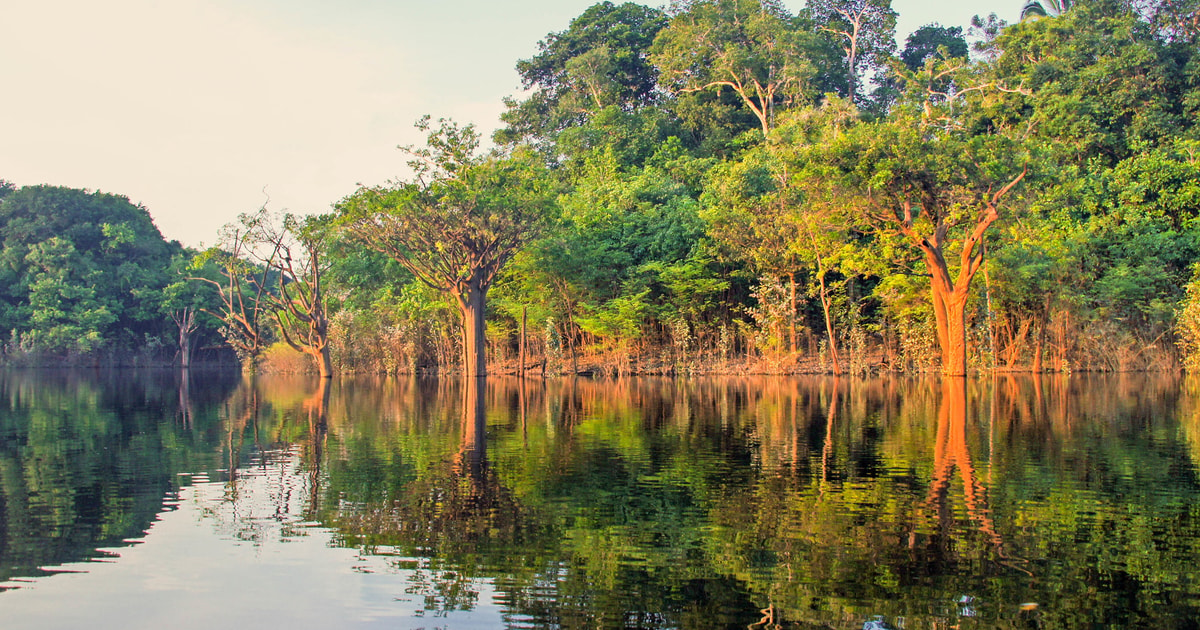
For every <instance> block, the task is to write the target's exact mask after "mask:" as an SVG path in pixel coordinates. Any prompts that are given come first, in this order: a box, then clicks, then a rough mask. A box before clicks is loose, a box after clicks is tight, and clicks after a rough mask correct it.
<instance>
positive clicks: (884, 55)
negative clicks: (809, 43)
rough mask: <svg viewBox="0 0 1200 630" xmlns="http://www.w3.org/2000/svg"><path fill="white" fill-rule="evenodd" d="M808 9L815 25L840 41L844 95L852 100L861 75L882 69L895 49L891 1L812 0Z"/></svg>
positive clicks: (855, 98)
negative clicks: (845, 73)
mask: <svg viewBox="0 0 1200 630" xmlns="http://www.w3.org/2000/svg"><path fill="white" fill-rule="evenodd" d="M808 9H809V11H810V12H811V13H812V16H813V19H814V20H815V21H816V23H817V24H818V25H819V27H820V28H821V29H823V30H825V31H827V32H829V33H831V34H833V35H834V37H836V38H837V40H838V42H840V43H841V45H842V50H843V52H844V53H845V55H846V56H845V60H846V71H847V75H846V80H847V81H848V83H849V89H848V90H847V92H846V96H847V97H848V98H849V99H850V101H851V102H856V101H857V100H858V91H859V83H860V80H861V77H862V76H863V75H864V74H865V73H867V72H870V71H872V70H874V71H882V70H883V68H884V64H885V62H886V61H887V59H888V58H890V57H891V55H892V52H893V51H894V50H895V49H896V12H895V11H893V10H892V2H891V0H813V1H812V2H809V3H808Z"/></svg>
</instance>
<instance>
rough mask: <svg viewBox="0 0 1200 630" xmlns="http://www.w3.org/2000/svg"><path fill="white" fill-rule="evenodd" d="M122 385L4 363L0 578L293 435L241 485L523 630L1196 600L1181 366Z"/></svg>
mask: <svg viewBox="0 0 1200 630" xmlns="http://www.w3.org/2000/svg"><path fill="white" fill-rule="evenodd" d="M189 383H190V389H186V388H182V387H181V385H186V384H189ZM112 385H113V384H112V383H97V382H91V381H79V382H68V381H64V382H63V383H44V382H42V380H41V379H39V380H38V381H31V380H28V379H26V380H21V379H15V380H14V379H13V378H9V379H8V380H6V381H4V386H3V387H4V389H3V390H2V391H3V393H4V396H3V401H4V402H5V403H6V405H7V406H6V407H4V411H5V414H4V417H3V419H2V420H0V430H2V431H3V433H2V434H0V435H2V436H3V447H2V448H0V458H2V459H0V462H2V463H3V469H0V475H3V478H2V481H3V483H4V497H5V499H4V500H5V503H4V523H5V524H6V525H5V530H4V539H3V540H4V544H3V547H0V549H2V550H3V552H2V553H0V558H2V559H3V566H5V567H8V569H7V570H8V571H9V573H8V574H5V575H4V576H3V577H6V578H7V577H11V576H13V575H31V574H33V573H31V572H32V571H34V570H35V569H36V568H37V567H46V566H50V565H54V564H57V563H61V562H66V561H69V560H78V559H82V558H87V557H89V554H90V555H95V553H96V552H95V549H96V548H99V547H105V546H109V545H112V544H116V542H119V541H120V540H124V539H126V538H131V537H137V536H140V535H141V533H142V532H144V531H145V529H146V528H147V527H148V526H149V523H150V522H151V521H152V520H153V518H154V515H155V513H156V512H157V511H158V510H159V509H160V506H161V502H162V498H163V496H164V495H167V494H169V493H171V492H173V491H174V490H175V489H177V488H178V484H179V483H180V482H179V479H184V480H186V479H187V478H186V477H182V478H181V477H179V476H178V475H177V473H183V472H186V473H198V472H205V473H207V474H208V477H209V478H213V479H218V480H223V481H224V483H225V487H226V492H225V496H224V497H222V499H221V500H222V501H223V502H224V503H225V504H228V505H231V506H236V505H237V503H238V502H239V501H249V500H251V499H250V498H249V497H243V496H241V495H240V494H239V488H240V487H241V486H240V482H239V470H242V471H245V470H247V468H246V467H247V466H248V465H265V464H262V463H261V462H263V461H266V460H265V459H264V458H262V457H260V456H259V455H258V454H260V453H263V452H286V453H292V454H296V455H295V456H298V457H299V458H300V459H301V461H302V464H303V465H302V466H300V467H299V468H298V470H299V472H294V473H288V474H292V475H294V476H296V477H297V478H296V479H287V480H281V482H280V486H279V487H280V488H282V489H283V490H281V491H280V492H279V493H277V495H271V496H268V497H267V498H262V497H259V498H256V499H253V500H255V501H268V502H270V501H277V502H278V506H277V509H276V512H277V513H278V514H288V513H290V512H291V511H292V510H297V511H299V512H300V513H299V514H297V515H294V516H295V518H294V519H293V521H288V522H294V523H319V524H320V525H322V526H323V527H326V528H328V529H329V530H330V531H331V532H333V541H334V544H336V545H339V546H343V547H349V548H354V549H359V550H361V552H362V553H364V554H368V555H370V556H371V557H373V558H376V559H383V560H385V561H386V562H388V563H390V565H391V566H392V567H393V569H394V570H395V571H397V572H404V573H405V574H406V575H411V578H410V579H409V580H408V586H407V587H406V592H405V593H403V594H396V596H397V597H400V596H403V597H405V598H408V599H412V600H415V601H417V602H419V607H420V608H421V610H423V611H424V613H425V614H427V615H429V616H443V615H447V614H450V613H452V612H453V611H462V610H472V609H474V608H476V607H478V606H479V605H480V603H481V600H482V599H483V598H485V597H493V592H494V600H495V602H496V603H497V604H498V605H499V606H500V608H501V610H502V611H503V614H504V620H505V622H506V623H507V624H509V625H512V626H537V627H684V628H718V627H754V628H765V627H789V628H804V627H835V628H862V627H864V624H867V623H870V624H874V625H875V626H876V627H886V626H887V625H891V626H894V627H901V626H903V627H910V628H911V627H951V626H954V627H962V628H969V627H978V628H1024V627H1046V628H1051V627H1053V628H1085V627H1095V626H1098V625H1111V626H1113V627H1187V626H1188V625H1189V624H1191V623H1193V620H1194V619H1195V618H1196V612H1197V607H1198V606H1197V604H1198V603H1200V600H1198V599H1197V590H1198V588H1200V587H1197V586H1196V585H1197V579H1196V578H1197V575H1196V568H1195V566H1196V562H1195V558H1196V557H1198V556H1197V551H1200V549H1197V544H1198V541H1200V512H1198V511H1197V510H1198V509H1200V508H1197V507H1195V506H1196V498H1197V494H1198V493H1200V492H1198V491H1200V488H1198V484H1197V476H1196V472H1195V465H1194V458H1193V456H1194V455H1196V454H1200V406H1198V405H1197V402H1196V401H1197V396H1196V384H1195V383H1190V382H1182V383H1181V382H1177V381H1174V380H1170V379H1166V380H1164V379H1155V378H1146V377H1109V378H1086V377H1078V376H1077V377H1072V378H1066V377H1052V378H1046V379H1032V378H1019V377H1001V378H995V379H987V380H983V381H964V380H955V379H949V380H945V381H942V380H905V379H886V380H872V381H860V380H850V379H840V380H834V379H777V378H740V379H739V378H723V379H696V380H666V379H636V380H622V381H590V380H552V381H527V382H523V381H519V380H515V379H487V380H475V379H472V380H469V381H466V382H460V381H447V380H442V381H417V380H366V379H359V380H351V379H345V380H338V381H336V382H334V383H332V384H329V383H328V382H322V383H318V381H317V379H283V378H272V379H259V380H258V381H254V382H250V381H246V382H242V383H241V384H240V385H238V386H237V387H236V389H232V390H230V388H229V386H228V385H226V386H225V387H224V389H222V388H220V387H217V388H215V389H209V388H208V384H207V383H206V384H204V385H203V386H198V385H200V384H199V383H197V382H195V381H194V380H193V381H179V380H178V379H177V378H176V379H175V380H166V381H163V382H162V383H159V384H157V385H155V384H153V383H151V384H145V383H143V384H141V385H139V386H138V388H134V387H133V386H127V387H126V389H128V390H129V391H132V392H134V393H133V394H128V393H127V394H125V395H121V394H119V393H118V394H114V393H112V392H111V391H110V389H109V388H110V387H111V386H112ZM122 396H124V398H123V397H122ZM131 399H136V401H134V400H131ZM121 401H124V402H121ZM267 459H269V458H267ZM243 474H244V473H243ZM297 493H299V494H303V495H304V496H303V497H302V500H297ZM272 497H274V498H272ZM296 506H299V507H296ZM259 507H262V506H259ZM252 511H254V510H245V512H246V513H250V512H252ZM211 512H212V514H214V515H215V514H217V513H218V511H217V510H212V511H211ZM258 512H261V510H258ZM220 513H221V514H222V515H223V516H222V517H221V518H223V519H232V520H233V521H235V522H224V521H222V523H221V529H222V530H223V531H227V533H228V534H229V535H230V537H232V538H234V539H239V540H251V541H253V540H254V537H255V536H258V535H261V532H259V530H256V529H255V528H254V527H253V525H254V524H253V523H249V522H247V523H242V524H239V523H238V522H236V521H237V519H238V518H239V517H238V516H237V515H238V514H239V511H238V510H237V509H231V510H222V511H220ZM212 518H214V519H216V516H213V517H212ZM36 532H42V533H40V534H39V533H36ZM46 532H50V533H49V534H47V533H46ZM256 532H257V533H256ZM293 533H294V532H293ZM279 535H281V536H288V535H292V534H291V533H289V531H288V530H287V529H286V528H284V530H283V531H282V532H281V533H280V534H279ZM114 541H116V542H114ZM485 586H486V588H485Z"/></svg>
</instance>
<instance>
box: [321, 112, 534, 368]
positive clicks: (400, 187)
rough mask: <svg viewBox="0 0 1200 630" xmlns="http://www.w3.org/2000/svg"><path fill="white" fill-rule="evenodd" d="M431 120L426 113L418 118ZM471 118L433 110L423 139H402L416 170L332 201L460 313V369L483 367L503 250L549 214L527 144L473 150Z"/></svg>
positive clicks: (509, 251)
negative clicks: (464, 120) (489, 307)
mask: <svg viewBox="0 0 1200 630" xmlns="http://www.w3.org/2000/svg"><path fill="white" fill-rule="evenodd" d="M418 128H420V129H422V130H423V131H429V130H430V121H429V118H428V117H426V118H424V119H422V120H421V121H420V122H419V123H418ZM478 146H479V134H478V133H477V132H476V131H475V127H474V126H473V125H467V126H465V127H460V126H459V125H458V124H456V123H452V122H450V121H446V120H440V121H439V126H438V128H437V129H434V130H432V131H430V133H429V135H428V139H427V143H426V146H425V147H423V148H413V147H409V148H408V149H407V151H408V152H409V153H410V154H411V155H413V156H414V158H415V159H414V160H413V161H412V162H410V163H409V164H410V166H411V167H412V168H413V170H414V172H415V173H416V176H415V177H414V179H413V180H411V181H408V182H397V183H395V184H392V185H388V186H380V187H374V188H363V189H360V190H359V191H358V192H356V193H355V194H353V195H351V196H350V197H348V198H346V199H345V200H343V201H342V202H341V203H340V209H341V211H342V212H343V213H344V215H345V217H346V226H347V228H348V229H349V230H350V231H351V233H353V234H354V235H355V236H356V237H357V238H358V239H360V240H361V242H363V243H364V244H365V245H366V246H367V247H370V248H372V249H374V250H376V251H379V252H382V253H384V254H386V255H388V256H390V257H392V258H393V259H395V260H396V261H397V262H399V263H400V264H401V265H403V266H404V267H405V268H406V269H408V270H409V271H410V272H411V273H412V274H413V276H415V277H416V278H417V279H418V280H419V281H421V282H423V283H425V284H426V285H428V286H429V287H431V288H433V289H436V290H438V291H442V292H444V293H447V294H449V295H450V296H451V297H453V298H454V301H455V303H456V305H457V306H458V309H459V313H460V315H461V317H462V330H463V335H462V339H463V348H462V351H463V357H462V359H463V371H464V372H465V373H466V374H467V375H469V376H484V375H486V374H487V356H486V354H485V352H484V350H485V326H484V316H485V306H486V300H487V293H488V290H489V289H491V287H492V283H493V282H494V281H495V279H496V275H497V274H498V273H499V272H500V270H501V269H503V267H504V265H505V264H506V263H508V261H509V259H511V258H512V256H513V255H514V254H515V253H516V252H517V251H518V250H520V248H521V247H523V246H524V245H525V244H526V243H527V242H529V241H530V240H531V239H533V238H534V237H535V236H537V235H538V234H540V233H541V232H542V230H543V229H545V227H546V225H547V224H548V222H549V220H550V218H551V215H552V210H553V208H554V198H553V194H554V187H553V185H552V182H551V180H550V179H549V178H548V177H547V176H546V173H545V167H544V165H543V164H542V163H541V162H540V160H539V159H538V158H537V157H536V156H535V155H534V154H533V153H532V152H530V151H527V150H523V149H517V150H515V151H513V152H511V153H509V154H499V153H492V154H483V155H481V154H479V152H478V150H477V149H478Z"/></svg>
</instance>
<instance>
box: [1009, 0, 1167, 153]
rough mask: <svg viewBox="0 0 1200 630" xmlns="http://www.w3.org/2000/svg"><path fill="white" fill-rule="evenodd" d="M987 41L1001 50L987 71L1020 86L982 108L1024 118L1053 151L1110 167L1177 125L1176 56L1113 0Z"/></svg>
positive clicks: (1078, 8) (1015, 28) (1162, 138)
mask: <svg viewBox="0 0 1200 630" xmlns="http://www.w3.org/2000/svg"><path fill="white" fill-rule="evenodd" d="M996 45H997V46H999V47H1000V48H1001V49H1002V51H1003V53H1002V54H1001V55H1000V57H999V59H998V61H997V63H996V65H995V67H994V69H993V71H994V72H995V73H996V74H997V75H998V76H999V77H1001V78H1003V80H1004V81H1005V82H1006V83H1007V84H1008V86H1010V87H1012V88H1017V87H1020V88H1021V89H1023V90H1024V91H1025V93H1018V92H1009V93H1008V94H1007V95H1006V96H1005V98H1002V99H996V100H995V101H994V102H993V103H991V104H988V105H986V106H987V107H988V109H989V113H990V115H991V116H992V118H993V119H995V120H997V121H1012V120H1016V119H1019V120H1022V121H1027V123H1028V124H1029V125H1031V126H1032V127H1033V128H1034V131H1035V133H1037V134H1038V136H1039V137H1040V138H1042V139H1044V141H1045V142H1046V143H1047V144H1048V145H1050V146H1052V147H1054V148H1055V151H1056V153H1058V154H1059V155H1060V156H1061V157H1060V159H1065V160H1069V161H1071V162H1073V163H1076V164H1085V163H1086V164H1089V165H1094V166H1100V165H1111V164H1113V163H1115V162H1117V161H1119V160H1121V159H1124V158H1127V157H1129V156H1131V155H1133V154H1135V153H1137V152H1140V151H1144V150H1146V149H1149V148H1151V147H1153V146H1155V145H1156V144H1157V143H1159V142H1162V141H1166V140H1170V139H1172V138H1174V137H1175V136H1176V135H1177V134H1179V132H1180V130H1181V129H1182V128H1183V127H1184V126H1185V121H1186V115H1185V111H1184V109H1183V101H1182V99H1181V98H1180V96H1181V95H1182V94H1183V93H1184V91H1185V88H1186V83H1185V82H1186V80H1187V79H1186V77H1185V76H1184V74H1183V73H1182V72H1181V70H1182V69H1183V68H1182V66H1181V65H1180V63H1179V60H1178V59H1173V58H1172V53H1171V52H1170V51H1169V50H1168V49H1167V48H1166V47H1165V46H1164V45H1163V44H1162V42H1161V41H1159V40H1157V39H1156V38H1155V37H1154V34H1153V32H1152V30H1151V28H1150V26H1149V25H1148V24H1146V23H1145V22H1143V21H1141V20H1139V19H1138V17H1137V16H1136V15H1134V14H1133V13H1132V12H1131V11H1130V10H1129V9H1128V8H1127V7H1125V6H1124V5H1122V4H1120V3H1117V2H1115V1H1113V0H1098V1H1096V2H1089V3H1085V4H1080V5H1078V6H1076V7H1075V8H1074V9H1073V10H1072V11H1070V12H1069V13H1067V14H1065V15H1064V16H1062V17H1059V18H1055V19H1050V20H1034V21H1033V22H1029V23H1024V24H1018V25H1015V26H1013V27H1012V28H1010V29H1008V30H1007V31H1005V33H1004V35H1003V36H1002V37H1000V38H999V39H998V40H996ZM994 106H1001V107H994Z"/></svg>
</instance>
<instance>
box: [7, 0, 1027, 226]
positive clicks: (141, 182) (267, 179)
mask: <svg viewBox="0 0 1200 630" xmlns="http://www.w3.org/2000/svg"><path fill="white" fill-rule="evenodd" d="M595 1H596V0H557V1H554V0H512V1H505V0H492V1H491V2H484V1H479V0H442V1H440V2H437V1H430V0H420V1H419V0H339V1H336V2H335V1H333V0H103V1H97V0H0V7H3V11H2V12H0V16H2V19H0V81H2V83H0V85H2V86H3V87H2V88H0V179H6V180H8V181H11V182H13V183H14V184H16V185H18V186H27V185H33V184H54V185H60V186H71V187H76V188H88V189H91V190H100V191H104V192H109V193H117V194H121V195H125V196H127V197H129V199H130V200H131V201H133V202H134V203H139V204H142V205H144V206H145V207H146V208H147V209H148V210H149V211H150V214H151V216H153V217H154V222H155V223H156V224H157V225H158V228H159V229H160V230H161V231H162V233H163V235H164V236H166V237H167V238H168V239H175V240H179V241H181V242H183V243H184V244H185V245H191V246H199V245H201V244H206V245H209V244H212V243H213V242H214V241H215V240H216V235H217V231H218V229H219V228H220V227H221V226H222V225H223V224H225V223H227V222H230V221H232V220H234V219H235V218H236V217H237V215H238V213H240V212H250V211H253V210H255V209H257V208H258V207H259V206H261V205H262V204H263V202H264V201H266V200H267V198H268V196H269V198H270V203H269V207H270V208H272V209H274V210H280V211H282V210H288V211H291V212H297V213H319V212H325V211H327V210H328V209H329V207H330V205H331V204H332V203H334V202H336V201H337V200H338V199H341V198H342V197H344V196H346V195H348V194H350V193H352V192H354V190H355V189H356V187H357V185H358V184H360V183H362V184H368V185H370V184H379V183H383V182H384V181H386V180H388V179H390V178H395V177H400V176H403V175H404V174H405V166H404V162H405V158H404V155H403V154H402V153H401V152H400V151H398V150H397V149H396V146H397V145H402V144H417V143H420V142H421V141H422V140H423V138H422V135H421V134H420V133H419V132H418V131H417V130H415V129H414V128H413V126H412V124H413V122H414V121H416V120H417V119H418V118H419V117H421V116H422V115H423V114H431V115H433V116H434V117H435V118H438V117H449V118H453V119H455V120H457V121H459V122H462V123H468V122H473V123H475V124H476V125H478V126H479V128H480V129H481V130H482V131H483V132H484V133H485V135H490V134H491V131H492V130H493V129H495V128H496V126H497V125H498V116H499V114H500V112H501V111H503V109H504V107H503V105H502V103H501V99H502V98H503V97H504V96H507V95H514V94H517V93H518V92H519V90H520V84H519V78H518V76H517V73H516V71H515V70H514V66H515V64H516V62H517V60H518V59H524V58H528V57H531V56H532V55H534V54H535V53H536V51H537V42H538V41H540V40H541V39H543V38H544V37H545V36H546V34H548V33H550V32H555V31H562V30H565V29H566V28H567V26H568V25H569V23H570V21H571V19H572V18H574V17H575V16H577V15H579V14H580V13H582V12H583V10H584V9H586V8H587V7H588V6H590V5H592V4H594V3H595ZM618 3H619V2H618ZM645 4H650V5H652V6H662V3H660V2H657V1H655V2H646V3H645ZM785 4H787V5H788V6H789V8H791V9H792V10H793V11H794V10H797V9H799V8H800V7H802V6H803V2H802V1H800V0H794V1H790V2H786V3H785ZM893 7H894V8H895V9H896V11H897V12H898V13H899V14H900V21H899V25H898V28H897V33H898V38H899V39H900V42H901V44H903V40H904V38H905V37H906V36H907V34H908V33H909V32H911V31H912V30H914V29H916V28H917V27H919V26H921V25H924V24H928V23H930V22H938V23H940V24H942V25H943V26H963V27H964V28H965V27H966V26H967V25H968V23H969V21H970V19H971V16H972V15H975V14H986V13H991V12H996V13H997V14H998V15H999V16H1000V17H1001V18H1003V19H1006V20H1008V21H1010V22H1011V21H1014V20H1015V18H1016V14H1017V13H1018V11H1019V9H1020V4H1019V2H1017V1H1016V0H1007V2H1005V3H1004V4H1003V5H997V4H995V3H985V2H983V0H961V1H957V2H952V1H948V0H937V1H936V2H920V1H918V0H893ZM264 189H265V191H266V194H265V195H264V193H263V191H264Z"/></svg>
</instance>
